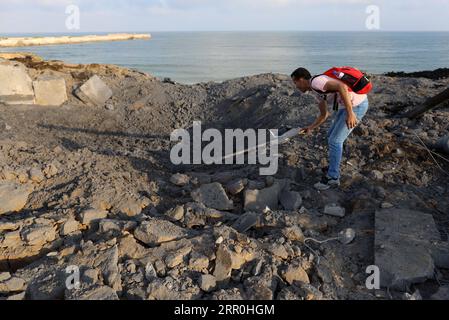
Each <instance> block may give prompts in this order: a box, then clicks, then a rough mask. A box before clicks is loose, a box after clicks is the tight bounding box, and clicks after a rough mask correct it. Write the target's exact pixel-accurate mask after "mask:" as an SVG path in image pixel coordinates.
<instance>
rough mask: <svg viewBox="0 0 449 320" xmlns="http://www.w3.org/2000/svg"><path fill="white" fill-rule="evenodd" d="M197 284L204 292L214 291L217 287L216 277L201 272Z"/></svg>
mask: <svg viewBox="0 0 449 320" xmlns="http://www.w3.org/2000/svg"><path fill="white" fill-rule="evenodd" d="M199 286H200V288H201V290H203V291H204V292H211V291H214V290H215V289H216V287H217V279H216V278H215V277H214V276H213V275H210V274H202V275H201V276H200V279H199Z"/></svg>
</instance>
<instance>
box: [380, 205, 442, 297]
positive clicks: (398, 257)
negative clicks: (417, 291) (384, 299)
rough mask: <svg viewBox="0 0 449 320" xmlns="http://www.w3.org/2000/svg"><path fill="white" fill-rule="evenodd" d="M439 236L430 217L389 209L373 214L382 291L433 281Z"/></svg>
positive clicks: (403, 288) (423, 214)
mask: <svg viewBox="0 0 449 320" xmlns="http://www.w3.org/2000/svg"><path fill="white" fill-rule="evenodd" d="M440 241H441V239H440V234H439V232H438V229H437V227H436V225H435V221H434V219H433V217H432V215H430V214H426V213H422V212H417V211H412V210H398V209H388V210H382V211H378V212H376V235H375V264H376V266H378V267H379V269H380V274H381V285H382V287H388V288H393V289H397V290H406V289H407V288H408V287H409V286H410V285H412V284H415V283H422V282H424V281H426V280H427V279H432V278H433V277H434V271H435V261H436V260H435V258H438V261H440V262H444V260H445V259H442V258H441V257H440V256H439V255H440V254H441V252H442V251H443V252H444V250H437V249H440V248H439V247H436V246H435V243H438V242H440Z"/></svg>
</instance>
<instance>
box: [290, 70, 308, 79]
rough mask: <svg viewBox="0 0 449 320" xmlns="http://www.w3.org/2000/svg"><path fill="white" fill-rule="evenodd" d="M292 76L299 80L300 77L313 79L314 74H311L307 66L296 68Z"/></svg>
mask: <svg viewBox="0 0 449 320" xmlns="http://www.w3.org/2000/svg"><path fill="white" fill-rule="evenodd" d="M291 77H292V79H294V80H298V79H305V80H310V79H312V75H311V74H310V72H309V70H307V69H305V68H298V69H296V70H295V71H293V73H292V75H291Z"/></svg>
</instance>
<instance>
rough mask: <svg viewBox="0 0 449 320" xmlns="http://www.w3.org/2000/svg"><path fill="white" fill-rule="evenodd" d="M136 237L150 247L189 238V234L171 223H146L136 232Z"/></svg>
mask: <svg viewBox="0 0 449 320" xmlns="http://www.w3.org/2000/svg"><path fill="white" fill-rule="evenodd" d="M134 236H135V237H136V239H138V240H139V241H142V242H143V243H145V244H146V245H149V246H157V245H159V244H161V243H164V242H170V241H174V240H178V239H181V238H184V237H186V236H188V232H187V231H186V230H184V229H183V228H181V227H178V226H177V225H175V224H173V223H171V222H169V221H164V220H161V221H157V220H151V221H145V222H143V223H142V224H141V225H140V226H138V227H137V229H136V230H135V231H134Z"/></svg>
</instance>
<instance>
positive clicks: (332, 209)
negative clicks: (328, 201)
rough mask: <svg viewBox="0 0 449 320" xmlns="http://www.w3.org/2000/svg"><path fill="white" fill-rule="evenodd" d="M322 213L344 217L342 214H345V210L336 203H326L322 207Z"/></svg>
mask: <svg viewBox="0 0 449 320" xmlns="http://www.w3.org/2000/svg"><path fill="white" fill-rule="evenodd" d="M324 213H325V214H327V215H330V216H334V217H339V218H344V216H345V215H346V210H345V208H342V207H340V206H338V205H335V204H332V205H327V206H326V207H325V208H324Z"/></svg>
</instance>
